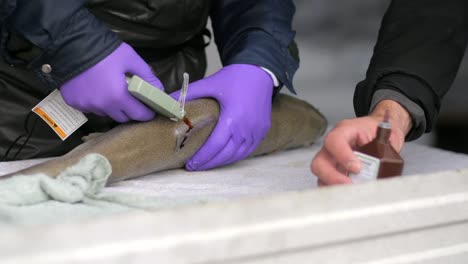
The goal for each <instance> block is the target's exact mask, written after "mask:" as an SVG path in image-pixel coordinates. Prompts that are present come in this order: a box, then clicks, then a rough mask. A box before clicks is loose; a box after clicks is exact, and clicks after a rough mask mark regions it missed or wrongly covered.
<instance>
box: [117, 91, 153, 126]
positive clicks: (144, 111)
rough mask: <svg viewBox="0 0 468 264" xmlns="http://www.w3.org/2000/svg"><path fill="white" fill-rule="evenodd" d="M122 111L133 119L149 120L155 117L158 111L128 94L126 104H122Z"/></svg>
mask: <svg viewBox="0 0 468 264" xmlns="http://www.w3.org/2000/svg"><path fill="white" fill-rule="evenodd" d="M122 111H123V112H124V113H125V114H126V115H127V116H128V117H129V118H130V119H131V120H137V121H149V120H151V119H153V118H154V117H155V115H156V113H155V112H154V111H153V110H151V108H149V107H147V106H146V105H145V104H144V103H142V102H140V101H139V100H138V99H136V98H134V97H133V96H132V95H130V94H128V98H126V99H125V104H124V105H122Z"/></svg>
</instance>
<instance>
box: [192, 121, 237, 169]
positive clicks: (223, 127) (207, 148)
mask: <svg viewBox="0 0 468 264" xmlns="http://www.w3.org/2000/svg"><path fill="white" fill-rule="evenodd" d="M220 120H221V121H218V124H217V125H216V127H215V128H214V130H213V132H212V133H211V135H210V136H209V137H208V139H207V140H206V142H205V144H203V146H202V147H201V148H200V149H199V150H198V151H197V153H195V155H194V156H193V157H192V158H191V159H190V160H189V161H188V162H187V164H186V168H187V169H188V170H199V168H200V167H201V166H203V165H204V164H205V163H207V162H208V161H210V160H211V159H212V158H213V157H215V156H216V155H217V154H218V153H219V152H220V151H222V150H223V148H225V147H226V145H227V144H228V143H229V140H230V139H231V131H230V127H229V126H228V125H227V124H225V122H223V121H222V120H223V119H222V118H220Z"/></svg>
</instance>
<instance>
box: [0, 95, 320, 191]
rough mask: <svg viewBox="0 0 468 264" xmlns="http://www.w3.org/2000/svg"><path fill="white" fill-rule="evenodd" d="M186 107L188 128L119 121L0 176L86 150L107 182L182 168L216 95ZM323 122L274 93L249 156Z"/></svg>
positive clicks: (310, 138)
mask: <svg viewBox="0 0 468 264" xmlns="http://www.w3.org/2000/svg"><path fill="white" fill-rule="evenodd" d="M185 107H186V117H187V118H188V119H189V120H190V121H191V123H192V124H191V125H192V126H193V127H192V128H190V127H189V126H188V125H187V124H186V123H184V122H183V121H177V122H175V121H172V120H170V119H168V118H165V117H162V116H157V117H156V118H155V119H153V120H151V121H147V122H134V123H126V124H120V125H118V126H116V127H115V128H113V129H111V130H109V131H107V132H105V133H101V134H91V135H89V136H88V137H87V138H86V139H85V141H84V143H83V144H80V145H79V146H77V147H76V148H74V149H72V150H71V151H70V152H68V153H66V154H64V155H62V156H59V157H56V158H53V159H49V160H47V161H45V162H43V163H40V164H37V165H34V166H32V167H29V168H26V169H22V170H19V171H17V172H14V173H10V174H8V175H4V176H0V177H2V178H6V177H11V176H13V175H30V174H36V173H43V174H46V175H48V176H50V177H56V176H58V175H59V174H60V173H61V172H62V171H64V170H65V169H66V168H67V167H69V166H72V165H74V164H75V163H77V162H78V161H79V160H81V159H82V158H83V157H85V156H86V155H88V154H91V153H98V154H101V155H103V156H104V157H106V158H107V159H108V160H109V162H110V164H111V167H112V174H111V175H110V176H109V179H108V181H107V184H112V183H115V182H118V181H122V180H126V179H131V178H135V177H139V176H144V175H147V174H150V173H155V172H159V171H164V170H170V169H176V168H183V167H184V166H185V163H186V162H187V161H188V160H189V159H190V158H191V157H192V156H193V155H194V154H195V153H196V152H197V151H198V149H200V147H201V146H202V145H203V144H204V142H205V141H206V140H207V139H208V137H209V136H210V134H211V132H212V131H213V129H214V128H215V126H216V123H217V120H218V117H219V113H220V108H219V105H218V103H217V101H216V100H214V99H211V98H203V99H197V100H193V101H190V102H187V104H186V106H185ZM326 127H327V120H326V118H325V117H324V115H323V114H322V113H321V112H320V111H319V110H318V109H317V108H315V107H314V106H312V105H311V104H310V103H308V102H306V101H304V100H301V99H298V98H297V97H293V96H290V95H286V94H278V95H277V96H276V97H275V98H274V100H273V103H272V112H271V126H270V129H269V131H268V133H267V135H266V136H265V138H264V139H263V141H262V142H261V143H260V145H259V146H258V147H257V148H256V149H255V150H254V152H253V153H252V154H251V155H250V156H249V157H248V158H251V157H255V156H260V155H267V154H270V153H274V152H279V151H283V150H287V149H293V148H299V147H303V146H309V145H311V144H313V143H314V142H315V141H316V140H317V139H318V138H319V137H320V136H322V135H323V133H324V132H325V129H326Z"/></svg>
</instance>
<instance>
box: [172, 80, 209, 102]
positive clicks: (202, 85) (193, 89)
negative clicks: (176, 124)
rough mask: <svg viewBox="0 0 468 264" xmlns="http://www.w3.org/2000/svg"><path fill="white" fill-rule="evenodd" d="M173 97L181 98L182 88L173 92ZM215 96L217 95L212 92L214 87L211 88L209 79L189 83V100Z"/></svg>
mask: <svg viewBox="0 0 468 264" xmlns="http://www.w3.org/2000/svg"><path fill="white" fill-rule="evenodd" d="M171 96H172V98H174V99H176V100H179V97H180V90H177V91H175V92H173V93H171ZM208 97H213V98H215V95H214V94H213V93H212V89H211V88H210V83H209V81H208V80H207V79H201V80H198V81H196V82H193V83H191V84H189V87H188V92H187V97H186V100H187V101H192V100H195V99H200V98H208Z"/></svg>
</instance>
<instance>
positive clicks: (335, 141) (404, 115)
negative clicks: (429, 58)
mask: <svg viewBox="0 0 468 264" xmlns="http://www.w3.org/2000/svg"><path fill="white" fill-rule="evenodd" d="M385 110H388V111H389V113H390V120H389V121H390V124H391V125H392V133H391V135H390V143H391V144H392V146H393V147H394V148H395V150H397V151H398V152H399V151H401V149H402V148H403V144H404V142H405V136H406V134H407V133H408V132H409V130H410V129H411V125H412V124H411V117H410V115H409V113H408V112H407V111H406V109H404V108H403V107H402V106H401V105H400V104H398V103H396V102H394V101H390V100H384V101H381V102H380V103H379V104H377V106H376V107H375V108H374V110H373V111H372V113H371V114H370V115H369V116H365V117H360V118H354V119H347V120H343V121H341V122H339V123H338V124H337V125H336V126H335V127H334V128H333V129H332V130H331V131H330V132H329V133H328V134H327V135H326V137H325V140H324V145H323V147H322V149H321V150H320V151H319V152H318V153H317V155H316V156H315V158H314V159H313V160H312V163H311V170H312V173H313V174H315V175H316V176H317V177H318V179H319V180H318V183H319V185H333V184H350V183H352V181H351V179H350V178H349V177H348V176H347V174H348V172H352V173H357V172H359V170H360V169H361V164H360V162H359V159H358V158H357V157H356V155H355V154H354V153H353V149H356V148H357V147H358V146H362V145H365V144H367V143H369V142H370V141H372V139H374V138H375V136H376V132H377V126H378V124H379V122H381V121H382V120H383V116H384V113H385Z"/></svg>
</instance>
